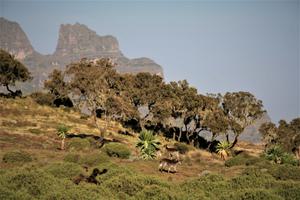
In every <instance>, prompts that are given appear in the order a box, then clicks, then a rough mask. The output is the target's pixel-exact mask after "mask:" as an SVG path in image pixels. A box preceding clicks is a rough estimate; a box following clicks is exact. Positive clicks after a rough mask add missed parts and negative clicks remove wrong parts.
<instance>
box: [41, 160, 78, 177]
mask: <svg viewBox="0 0 300 200" xmlns="http://www.w3.org/2000/svg"><path fill="white" fill-rule="evenodd" d="M45 171H46V172H47V173H49V174H51V175H53V176H54V177H57V178H73V177H74V176H77V175H79V174H80V173H81V172H82V169H81V166H80V165H78V164H75V163H69V162H65V163H54V164H50V165H48V166H47V167H46V168H45Z"/></svg>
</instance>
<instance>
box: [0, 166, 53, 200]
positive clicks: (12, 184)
mask: <svg viewBox="0 0 300 200" xmlns="http://www.w3.org/2000/svg"><path fill="white" fill-rule="evenodd" d="M0 180H1V181H0V188H2V189H7V191H11V192H13V193H14V194H9V193H8V194H7V195H9V196H10V198H8V197H7V196H6V197H5V198H3V199H35V198H38V197H40V196H41V195H43V194H46V193H47V192H48V191H49V190H50V189H51V188H53V187H56V184H59V183H57V181H56V180H55V178H54V177H53V176H52V175H50V174H47V173H45V172H44V171H42V170H39V169H36V168H34V167H33V168H27V169H26V168H20V169H12V170H10V171H9V172H7V173H5V174H4V175H2V176H0ZM6 193H7V192H6ZM21 195H22V196H21ZM18 196H19V198H17V197H18Z"/></svg>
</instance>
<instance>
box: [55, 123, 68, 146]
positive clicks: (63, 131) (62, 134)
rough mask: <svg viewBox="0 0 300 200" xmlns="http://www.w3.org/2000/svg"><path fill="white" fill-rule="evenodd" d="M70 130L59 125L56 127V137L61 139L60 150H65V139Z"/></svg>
mask: <svg viewBox="0 0 300 200" xmlns="http://www.w3.org/2000/svg"><path fill="white" fill-rule="evenodd" d="M69 130H70V128H69V127H67V126H66V125H64V124H60V125H59V126H58V127H57V135H58V137H60V138H61V146H60V149H61V150H64V149H65V139H66V137H67V134H68V131H69Z"/></svg>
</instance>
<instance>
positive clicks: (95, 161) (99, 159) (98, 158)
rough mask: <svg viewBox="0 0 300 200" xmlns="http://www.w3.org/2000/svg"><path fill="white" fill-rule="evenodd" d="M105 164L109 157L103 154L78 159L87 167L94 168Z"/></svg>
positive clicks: (93, 154)
mask: <svg viewBox="0 0 300 200" xmlns="http://www.w3.org/2000/svg"><path fill="white" fill-rule="evenodd" d="M107 162H109V157H108V156H107V154H106V153H103V152H99V153H92V154H88V155H85V156H83V157H82V158H81V159H80V163H81V164H86V165H89V166H95V165H99V164H103V163H107Z"/></svg>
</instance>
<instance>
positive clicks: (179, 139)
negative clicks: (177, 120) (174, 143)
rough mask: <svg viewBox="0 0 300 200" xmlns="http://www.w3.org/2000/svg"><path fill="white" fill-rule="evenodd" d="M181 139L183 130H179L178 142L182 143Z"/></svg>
mask: <svg viewBox="0 0 300 200" xmlns="http://www.w3.org/2000/svg"><path fill="white" fill-rule="evenodd" d="M181 137H182V130H181V128H179V136H178V142H180V141H181Z"/></svg>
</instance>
